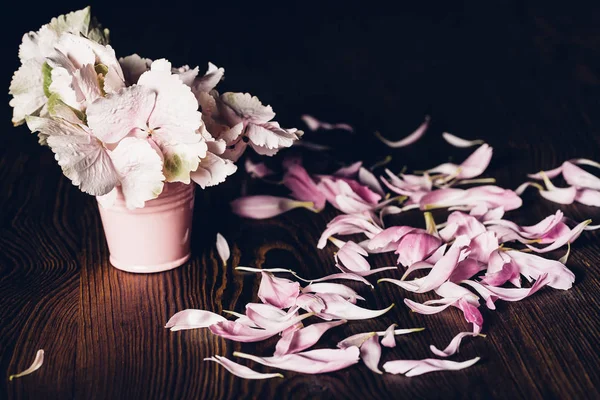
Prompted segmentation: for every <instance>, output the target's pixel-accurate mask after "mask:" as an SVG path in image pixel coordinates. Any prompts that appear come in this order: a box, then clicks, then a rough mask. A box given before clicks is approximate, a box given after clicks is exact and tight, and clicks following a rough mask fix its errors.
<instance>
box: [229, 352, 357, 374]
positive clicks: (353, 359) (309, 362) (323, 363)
mask: <svg viewBox="0 0 600 400" xmlns="http://www.w3.org/2000/svg"><path fill="white" fill-rule="evenodd" d="M233 355H234V356H236V357H241V358H247V359H249V360H252V361H256V362H257V363H260V364H263V365H267V366H269V367H274V368H279V369H283V370H288V371H296V372H301V373H304V374H322V373H325V372H332V371H338V370H340V369H344V368H347V367H349V366H351V365H354V364H356V363H358V360H359V355H360V350H359V349H358V348H357V347H349V348H347V349H319V350H311V351H306V352H303V353H295V354H286V355H283V356H273V357H257V356H253V355H251V354H244V353H240V352H234V353H233Z"/></svg>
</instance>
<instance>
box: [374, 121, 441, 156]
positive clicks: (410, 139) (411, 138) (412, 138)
mask: <svg viewBox="0 0 600 400" xmlns="http://www.w3.org/2000/svg"><path fill="white" fill-rule="evenodd" d="M429 121H430V118H429V116H426V117H425V121H424V122H423V123H422V124H421V125H420V126H419V127H418V128H417V129H416V130H415V131H414V132H413V133H411V134H410V135H408V136H407V137H405V138H404V139H401V140H398V141H395V142H394V141H391V140H388V139H386V138H384V137H383V136H381V133H379V132H375V136H376V137H377V138H378V139H379V140H381V141H382V142H383V144H385V145H386V146H388V147H392V148H394V149H398V148H401V147H406V146H408V145H411V144H413V143H415V142H416V141H417V140H419V139H421V137H422V136H423V135H424V134H425V132H426V131H427V128H428V127H429Z"/></svg>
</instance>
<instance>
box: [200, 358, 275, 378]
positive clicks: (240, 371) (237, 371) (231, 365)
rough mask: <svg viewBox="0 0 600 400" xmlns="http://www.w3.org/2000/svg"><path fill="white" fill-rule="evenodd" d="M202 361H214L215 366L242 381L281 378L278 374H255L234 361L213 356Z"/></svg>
mask: <svg viewBox="0 0 600 400" xmlns="http://www.w3.org/2000/svg"><path fill="white" fill-rule="evenodd" d="M204 361H214V362H216V363H217V364H220V365H222V366H223V368H225V369H226V370H227V371H229V372H231V373H232V374H233V375H235V376H237V377H240V378H243V379H270V378H283V375H281V374H279V373H270V374H263V373H261V372H256V371H254V370H253V369H250V368H248V367H246V366H244V365H241V364H238V363H236V362H234V361H231V360H229V359H227V358H225V357H221V356H213V357H209V358H205V359H204Z"/></svg>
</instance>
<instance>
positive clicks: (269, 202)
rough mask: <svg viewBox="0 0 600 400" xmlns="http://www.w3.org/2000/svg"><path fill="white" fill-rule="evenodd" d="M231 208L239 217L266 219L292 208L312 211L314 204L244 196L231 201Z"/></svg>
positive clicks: (286, 199) (279, 198)
mask: <svg viewBox="0 0 600 400" xmlns="http://www.w3.org/2000/svg"><path fill="white" fill-rule="evenodd" d="M231 208H232V210H233V212H234V213H235V214H236V215H239V216H240V217H245V218H252V219H266V218H271V217H275V216H277V215H280V214H283V213H284V212H286V211H289V210H293V209H294V208H308V209H309V210H313V211H314V204H313V203H312V202H309V201H297V200H293V199H288V198H285V197H275V196H246V197H240V198H239V199H236V200H234V201H232V202H231Z"/></svg>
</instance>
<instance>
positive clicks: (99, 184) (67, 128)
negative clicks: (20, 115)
mask: <svg viewBox="0 0 600 400" xmlns="http://www.w3.org/2000/svg"><path fill="white" fill-rule="evenodd" d="M27 125H28V126H29V129H31V130H32V131H38V130H39V131H40V132H42V133H43V134H45V135H48V139H47V141H48V145H49V146H50V148H51V149H52V151H53V152H54V153H55V157H56V160H57V161H58V164H59V165H60V166H61V168H62V170H63V173H64V174H65V176H66V177H67V178H69V179H71V181H72V182H73V185H75V186H79V189H81V191H83V192H85V193H89V194H91V195H94V196H101V195H104V194H106V193H108V192H110V191H111V190H112V189H113V188H114V187H115V185H116V184H117V183H118V177H117V173H116V171H115V167H114V166H113V163H112V162H111V158H110V157H109V155H108V153H107V151H106V149H105V148H104V146H103V145H102V143H101V142H100V141H98V139H96V138H95V137H94V136H93V135H92V134H91V133H90V132H89V131H88V130H86V128H85V127H83V126H81V125H76V124H72V123H70V122H67V121H64V120H60V119H57V118H38V117H28V118H27Z"/></svg>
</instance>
